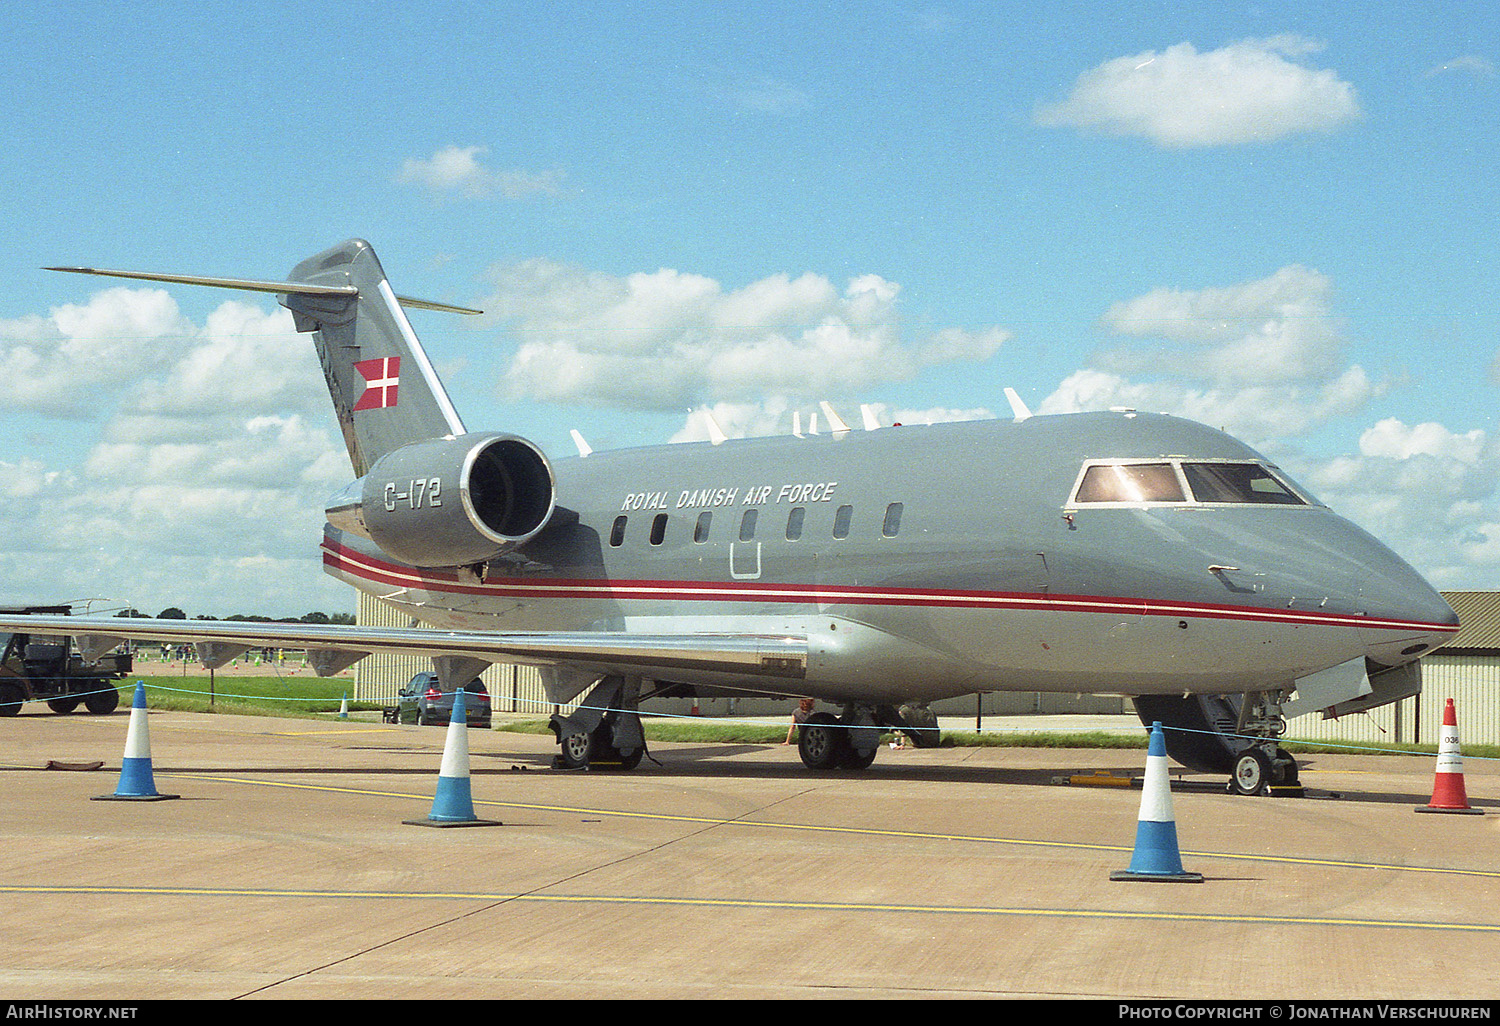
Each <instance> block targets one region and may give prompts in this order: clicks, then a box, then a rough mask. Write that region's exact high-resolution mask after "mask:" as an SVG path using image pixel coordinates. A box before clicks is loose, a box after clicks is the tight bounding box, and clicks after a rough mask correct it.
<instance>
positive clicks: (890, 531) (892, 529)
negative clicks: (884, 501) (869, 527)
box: [880, 502, 901, 538]
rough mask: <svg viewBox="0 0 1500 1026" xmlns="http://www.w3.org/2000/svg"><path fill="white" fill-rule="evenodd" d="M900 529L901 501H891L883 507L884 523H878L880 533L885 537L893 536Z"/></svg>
mask: <svg viewBox="0 0 1500 1026" xmlns="http://www.w3.org/2000/svg"><path fill="white" fill-rule="evenodd" d="M900 531H901V503H899V502H893V503H891V504H890V505H889V506H887V507H886V508H885V523H883V524H881V525H880V533H881V534H883V535H885V536H886V537H887V538H894V537H896V535H897V534H899V533H900Z"/></svg>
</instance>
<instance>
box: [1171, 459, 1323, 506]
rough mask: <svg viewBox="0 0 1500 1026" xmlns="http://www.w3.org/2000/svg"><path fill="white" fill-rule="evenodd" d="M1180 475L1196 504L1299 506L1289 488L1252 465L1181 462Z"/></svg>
mask: <svg viewBox="0 0 1500 1026" xmlns="http://www.w3.org/2000/svg"><path fill="white" fill-rule="evenodd" d="M1182 472H1183V474H1184V475H1185V476H1186V477H1187V480H1188V486H1189V487H1191V488H1192V489H1193V497H1194V498H1195V499H1197V500H1198V501H1199V502H1262V503H1271V504H1273V505H1282V506H1301V505H1303V502H1302V500H1301V499H1300V498H1298V497H1297V496H1296V495H1294V494H1293V493H1292V491H1291V489H1290V488H1288V487H1287V486H1286V485H1284V484H1282V483H1281V482H1280V481H1278V480H1276V478H1274V477H1272V476H1271V472H1270V471H1268V470H1267V469H1266V468H1265V467H1262V466H1260V465H1259V464H1256V463H1184V464H1183V465H1182Z"/></svg>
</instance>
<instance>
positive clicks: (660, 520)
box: [651, 513, 667, 545]
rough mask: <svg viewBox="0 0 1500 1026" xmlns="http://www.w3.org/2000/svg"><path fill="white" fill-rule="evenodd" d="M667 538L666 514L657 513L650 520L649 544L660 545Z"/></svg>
mask: <svg viewBox="0 0 1500 1026" xmlns="http://www.w3.org/2000/svg"><path fill="white" fill-rule="evenodd" d="M666 538H667V515H666V514H665V513H658V514H656V516H655V517H654V518H653V519H652V521H651V544H652V545H660V544H661V543H662V542H664V541H665V540H666Z"/></svg>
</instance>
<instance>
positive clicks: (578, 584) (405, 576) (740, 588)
mask: <svg viewBox="0 0 1500 1026" xmlns="http://www.w3.org/2000/svg"><path fill="white" fill-rule="evenodd" d="M323 564H324V567H325V568H327V569H331V570H336V571H338V572H340V573H344V574H348V575H349V576H352V577H357V578H359V579H361V580H364V581H369V582H371V583H374V584H382V585H388V586H395V587H400V588H410V589H415V590H420V591H429V592H442V593H447V594H454V595H492V596H495V597H502V596H503V597H507V598H529V599H550V600H559V599H603V600H613V601H624V600H636V601H649V600H658V601H666V600H670V601H678V602H681V601H694V602H761V603H766V602H787V603H826V604H848V605H866V606H924V607H933V606H936V607H967V608H979V609H982V608H993V609H1016V610H1045V611H1049V612H1077V613H1114V614H1121V613H1128V614H1134V615H1138V616H1188V617H1196V618H1209V619H1220V620H1255V621H1263V622H1270V623H1288V624H1300V625H1307V626H1320V627H1365V628H1377V629H1382V630H1406V629H1410V630H1420V631H1446V632H1452V631H1456V630H1457V629H1458V628H1457V627H1454V626H1451V625H1448V624H1429V623H1413V622H1409V621H1400V620H1382V619H1376V618H1372V617H1358V616H1342V615H1337V614H1330V613H1318V612H1299V611H1296V610H1286V609H1259V608H1255V607H1246V606H1217V605H1211V604H1208V603H1198V602H1180V603H1173V602H1163V601H1160V600H1154V599H1139V598H1119V597H1109V596H1086V595H1043V594H1026V593H1017V592H999V591H969V590H957V589H943V588H875V587H841V586H836V585H814V584H764V583H761V582H746V581H731V582H723V581H686V580H683V581H614V580H587V579H585V580H570V579H547V580H538V579H520V578H485V580H484V581H483V582H482V583H475V584H466V583H462V582H460V580H459V579H458V577H457V575H455V574H453V573H451V572H446V571H441V570H438V571H433V570H425V571H424V570H421V569H419V568H416V567H406V566H400V565H398V564H393V563H386V562H385V561H383V560H380V559H377V558H374V557H372V556H368V555H366V554H364V553H361V552H356V551H354V550H352V549H349V548H346V547H344V546H341V545H337V544H335V543H331V542H328V541H326V540H325V542H324V543H323Z"/></svg>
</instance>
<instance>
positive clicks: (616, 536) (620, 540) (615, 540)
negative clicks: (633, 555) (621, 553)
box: [609, 517, 630, 548]
mask: <svg viewBox="0 0 1500 1026" xmlns="http://www.w3.org/2000/svg"><path fill="white" fill-rule="evenodd" d="M629 519H630V518H629V517H615V526H614V527H612V528H610V529H609V543H610V545H612V546H614V547H615V548H619V547H620V546H621V545H623V544H624V543H625V524H626V523H627V522H628V521H629Z"/></svg>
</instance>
